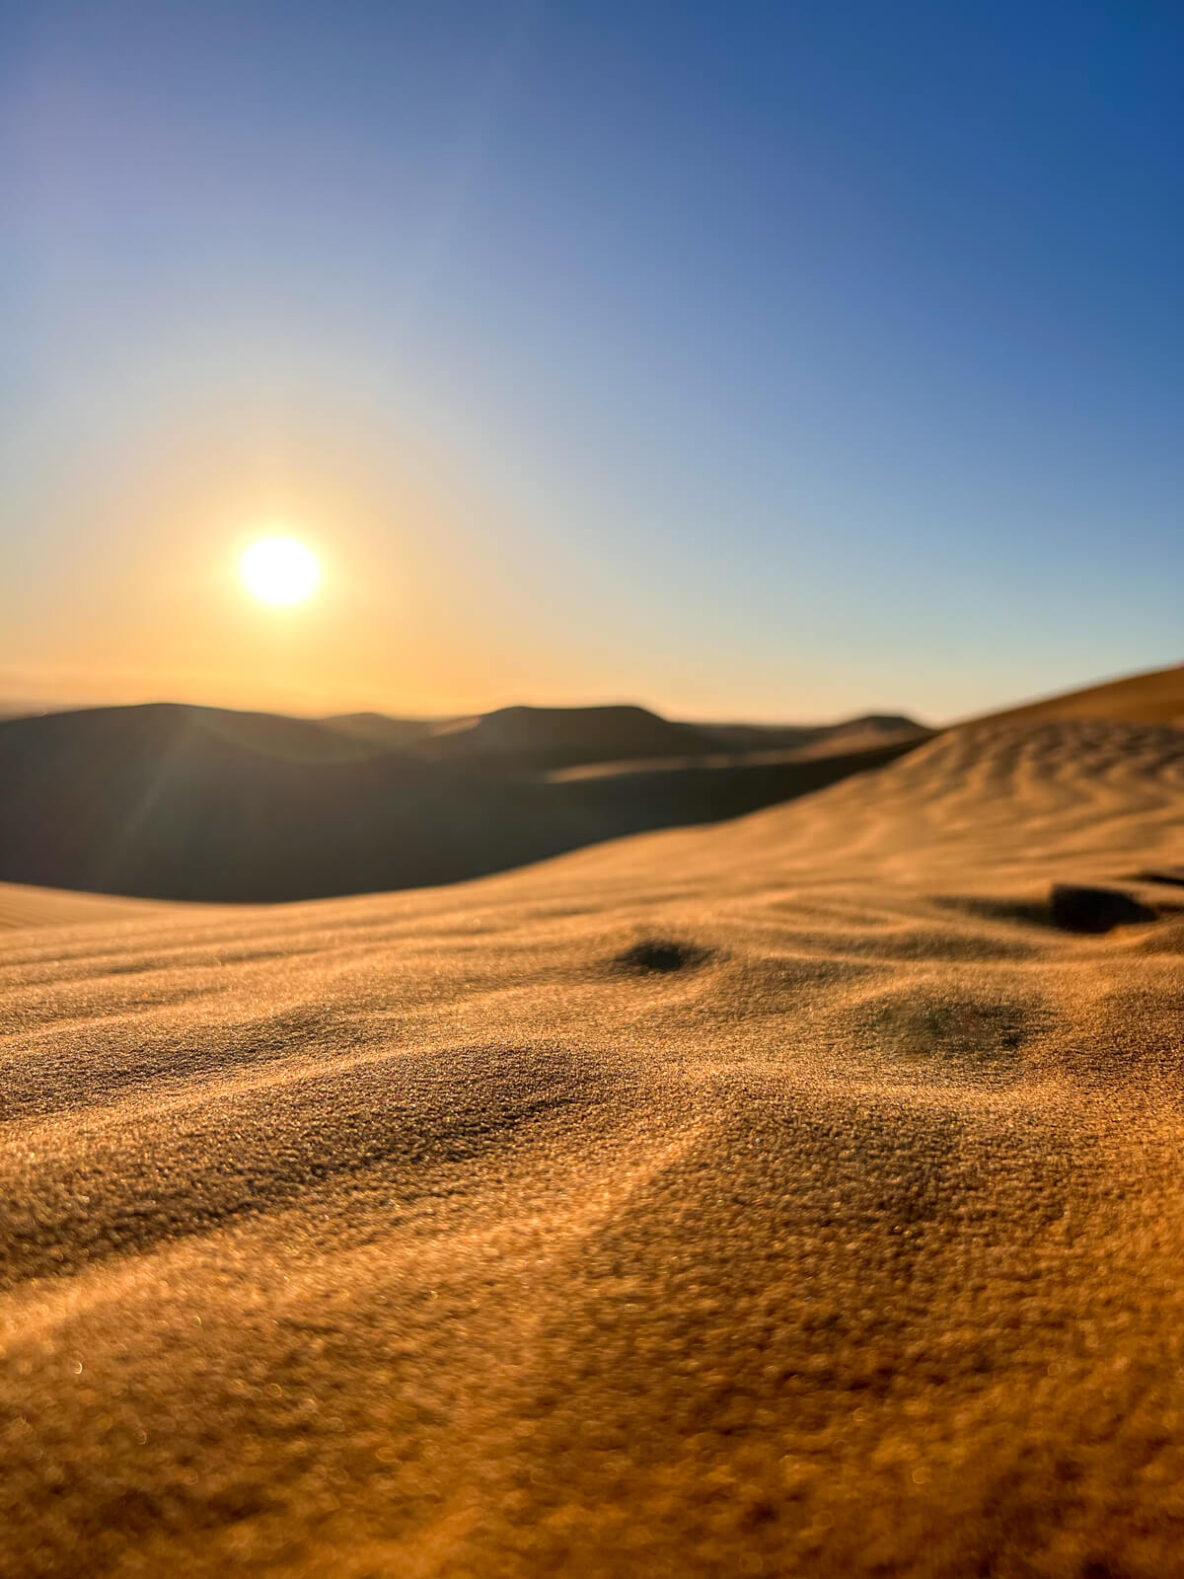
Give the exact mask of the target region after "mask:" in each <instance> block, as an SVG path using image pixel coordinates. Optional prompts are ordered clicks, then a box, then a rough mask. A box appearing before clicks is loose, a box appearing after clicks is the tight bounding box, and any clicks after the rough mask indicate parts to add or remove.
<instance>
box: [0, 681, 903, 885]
mask: <svg viewBox="0 0 1184 1579" xmlns="http://www.w3.org/2000/svg"><path fill="white" fill-rule="evenodd" d="M926 733H927V732H926V731H924V730H923V729H921V728H920V726H918V725H912V724H908V723H907V721H905V722H904V725H903V726H902V724H901V721H894V726H893V727H891V728H883V729H876V728H873V729H872V730H871V731H870V732H869V729H868V727H867V722H866V721H863V720H861V721H859V722H858V723H857V724H856V725H855V726H853V733H852V734H851V735H850V738H849V740H848V737H847V736H846V735H845V733H844V726H837V727H836V728H835V729H831V730H827V729H822V728H819V729H813V730H804V731H802V734H803V735H804V736H805V737H806V744H805V748H804V749H790V750H782V751H780V752H773V753H771V754H768V753H766V754H760V753H747V754H745V753H740V754H735V753H734V754H731V755H726V756H723V757H721V756H720V755H719V751H718V747H719V742H718V741H717V740H716V739H714V738H712V737H708V736H706V735H704V734H702V733H701V732H700V731H699V730H698V729H697V728H696V727H695V726H692V725H682V724H671V723H669V722H668V721H667V720H665V719H662V718H659V717H657V715H656V714H653V713H648V712H646V711H645V710H644V709H642V708H623V707H613V708H572V709H568V710H563V709H546V708H544V709H532V708H507V709H503V710H502V711H500V712H498V713H494V714H489V715H487V716H486V717H485V718H483V719H480V720H476V721H473V720H465V721H462V722H460V723H456V722H451V723H447V724H439V725H428V724H422V725H420V726H418V727H413V726H412V724H411V723H410V722H409V721H407V720H397V719H383V718H381V717H378V716H375V715H361V716H357V715H355V716H352V717H349V718H339V719H330V720H326V721H317V720H312V719H300V718H285V717H280V716H277V715H274V714H267V713H239V712H230V711H226V710H224V709H219V708H204V707H188V706H178V705H173V704H158V705H151V706H144V707H110V708H92V709H88V710H85V711H82V712H75V713H68V712H63V713H51V714H46V715H44V716H37V717H28V718H21V719H15V720H10V721H8V722H6V723H0V881H9V882H19V883H25V884H41V885H44V884H51V885H54V886H59V887H64V888H72V889H88V890H95V891H98V892H103V893H114V894H123V895H132V896H143V897H149V898H166V899H194V900H207V901H226V900H233V901H252V900H255V901H259V900H264V901H266V900H281V899H302V898H311V897H320V896H325V895H331V894H342V893H358V892H366V891H375V890H383V889H390V888H408V887H419V886H423V885H426V884H431V883H442V882H455V881H458V880H461V879H464V878H468V877H474V876H480V875H483V874H485V873H488V872H493V871H498V870H501V869H503V868H505V867H509V866H519V865H522V864H523V863H525V862H529V861H536V860H542V859H544V858H545V857H547V856H551V855H555V854H558V853H560V852H561V851H564V850H570V849H574V848H577V847H579V846H580V845H583V844H591V843H597V842H600V841H602V840H604V839H610V838H618V837H620V836H621V835H624V834H630V833H638V832H643V831H647V830H649V829H652V828H661V827H670V826H678V825H684V824H688V823H699V822H714V821H719V820H720V819H721V818H726V817H734V816H738V815H740V814H741V813H744V812H748V811H752V810H755V809H756V808H757V807H760V806H765V805H769V804H770V803H772V802H776V801H779V800H786V799H789V798H790V797H791V796H794V795H798V794H803V793H806V792H808V791H810V790H814V789H818V788H820V787H821V786H822V785H824V784H828V783H832V782H834V781H835V780H837V779H839V778H842V777H844V776H845V775H846V774H848V773H851V772H856V771H860V770H863V769H867V768H869V767H876V766H879V765H881V764H882V763H883V762H885V761H888V760H890V759H891V758H892V757H893V756H894V755H897V754H899V753H900V752H901V751H903V750H906V749H908V748H909V747H911V746H912V745H914V744H915V743H916V742H917V741H918V740H919V739H924V738H926ZM848 747H849V749H848ZM675 752H677V753H678V755H674V754H673V753H675ZM638 753H647V754H649V759H648V760H647V761H643V762H630V761H627V760H622V759H627V758H630V757H635V756H637V754H638ZM655 753H656V757H655V755H654V754H655ZM815 753H817V754H815ZM606 757H607V758H608V760H609V762H610V763H611V765H612V772H611V773H608V774H606V775H604V776H603V778H602V780H601V781H598V782H591V781H589V782H580V781H572V782H552V781H550V780H549V778H548V776H547V774H548V770H558V769H561V768H565V767H567V768H569V765H570V764H572V763H573V762H576V763H578V762H581V761H583V762H595V763H599V764H600V765H601V766H604V765H605V761H606ZM655 765H657V766H660V767H661V768H662V769H664V770H665V771H663V772H662V773H661V774H660V775H659V774H656V773H654V772H652V771H650V770H652V769H653V768H654V766H655ZM569 770H570V768H569Z"/></svg>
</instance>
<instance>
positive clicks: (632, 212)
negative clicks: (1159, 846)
mask: <svg viewBox="0 0 1184 1579" xmlns="http://www.w3.org/2000/svg"><path fill="white" fill-rule="evenodd" d="M1182 39H1184V23H1182V22H1181V21H1180V19H1178V18H1176V17H1175V16H1173V15H1171V14H1169V13H1167V12H1166V11H1165V10H1162V9H1160V8H1157V7H1150V8H1146V9H1141V10H1140V11H1139V12H1138V13H1137V14H1132V13H1129V12H1124V13H1123V14H1122V15H1121V16H1111V15H1107V14H1104V13H1103V12H1102V11H1101V10H1098V9H1093V8H1088V7H1086V8H1083V7H1079V6H1061V5H1054V6H1051V7H1049V8H1047V9H1045V10H1043V11H1042V12H1041V13H1040V15H1039V16H1038V17H1037V18H1035V19H1033V18H1032V16H1031V14H1030V12H1029V11H1028V10H1027V8H1021V7H1020V6H1018V5H1014V4H1009V5H1005V6H1002V7H1000V6H988V5H986V4H985V3H984V4H967V5H964V6H960V7H958V8H956V11H955V12H949V13H947V12H944V11H942V12H935V11H934V10H933V9H932V8H929V7H925V6H914V7H908V8H906V9H905V10H904V11H900V10H899V9H898V10H896V11H894V12H893V13H892V14H891V15H887V14H885V13H883V11H882V9H881V8H878V7H876V6H874V5H872V4H871V3H870V0H860V3H850V4H844V5H841V6H838V7H828V8H825V9H824V10H823V9H819V10H818V11H817V12H813V11H809V10H806V11H800V12H799V11H795V12H793V13H790V14H785V15H777V16H773V15H770V14H768V13H766V12H764V11H760V10H750V9H748V8H740V9H739V10H738V11H737V10H729V11H728V13H727V14H726V15H725V14H724V13H723V12H721V11H720V10H719V9H718V8H716V7H713V6H709V5H708V6H700V5H695V6H690V7H678V8H672V7H669V6H664V5H644V6H641V7H630V8H628V9H626V8H624V7H608V8H605V7H603V6H597V7H592V6H590V5H585V4H581V3H577V4H573V5H569V6H564V7H563V8H555V7H549V6H546V5H544V4H527V3H517V0H515V3H512V4H506V5H501V6H494V7H480V6H476V5H473V4H471V3H464V0H448V3H445V4H443V5H442V6H440V7H438V8H433V11H432V13H431V15H424V14H422V13H420V12H419V11H418V10H416V9H414V8H410V7H404V6H399V5H396V6H381V7H380V6H376V5H369V4H364V3H358V0H351V3H347V4H344V5H342V6H339V7H335V8H333V11H332V14H331V15H330V14H329V13H326V12H325V11H324V10H323V8H321V7H319V6H315V5H309V4H303V3H297V4H294V5H285V6H283V7H280V6H279V5H278V4H276V3H275V0H252V3H249V4H247V5H236V6H230V5H229V4H224V3H215V4H212V5H202V6H198V5H197V4H195V3H192V0H179V3H178V4H176V5H173V6H170V7H169V8H168V9H167V14H166V13H163V12H161V11H159V9H158V8H155V7H151V6H148V5H145V4H143V3H139V0H129V3H116V4H103V5H96V4H91V3H77V0H71V3H50V4H47V5H44V6H39V7H37V8H36V9H35V10H34V11H30V13H29V14H28V15H23V16H21V17H19V18H14V19H12V20H10V23H9V28H8V38H7V44H6V50H5V54H4V62H3V64H2V65H0V83H2V86H3V90H4V91H3V94H2V95H0V98H2V102H3V105H4V108H3V110H2V111H0V190H2V191H3V192H4V195H5V201H6V210H7V212H8V214H9V216H10V239H11V245H10V249H9V252H8V254H7V257H6V260H5V261H4V262H3V264H2V265H0V293H2V300H3V303H4V312H5V319H6V328H7V330H8V334H7V340H8V343H9V345H10V347H11V355H10V357H9V359H8V363H7V366H6V369H5V371H4V373H3V374H2V375H0V380H2V382H0V403H2V406H3V410H4V412H5V415H6V422H5V424H4V434H3V438H0V555H2V556H3V560H4V563H5V566H6V575H5V577H4V579H3V581H2V582H0V677H2V683H3V685H4V687H5V689H6V690H7V691H9V692H10V693H11V694H13V695H19V696H21V697H35V698H38V699H43V700H44V702H46V703H47V704H48V705H52V706H59V705H62V704H64V703H67V702H80V703H81V704H82V705H99V704H100V703H102V704H112V705H118V704H120V703H123V702H130V701H133V700H142V699H145V698H146V697H148V696H149V695H160V694H167V695H169V696H172V697H175V698H176V699H177V700H180V701H191V702H198V701H201V702H206V703H208V704H209V705H229V706H236V707H248V708H250V707H254V708H270V709H273V710H275V709H280V710H285V711H299V712H304V713H314V714H315V713H324V712H346V711H364V710H375V711H384V712H388V713H392V714H395V715H400V716H451V715H456V714H467V713H474V712H484V711H488V710H490V709H491V708H493V707H496V706H499V705H509V704H511V703H512V702H515V701H518V700H519V699H521V698H523V697H528V698H529V699H530V704H533V705H544V706H552V705H577V704H581V703H582V702H583V700H584V699H594V700H596V701H599V700H601V699H603V698H605V697H619V696H628V697H631V698H636V699H637V700H638V701H639V703H640V705H646V706H650V707H652V708H654V709H655V710H657V711H659V712H662V713H663V714H666V715H670V716H677V717H696V716H697V717H701V718H702V717H713V716H714V717H720V718H723V717H731V718H750V719H754V720H756V719H769V718H793V719H795V720H803V721H813V720H821V719H833V718H836V717H840V716H844V715H848V714H851V713H858V712H861V711H867V710H868V709H869V708H874V709H876V710H884V711H904V712H908V713H910V714H914V715H917V716H920V717H923V718H926V719H930V720H934V721H940V720H943V719H950V718H955V717H959V716H972V715H974V714H976V713H979V712H986V711H989V710H990V709H992V708H994V707H998V706H1002V705H1005V704H1006V703H1008V702H1012V701H1014V700H1015V699H1016V698H1019V697H1027V696H1040V695H1047V694H1054V693H1056V692H1057V691H1059V690H1066V689H1069V688H1070V687H1073V686H1078V685H1083V684H1088V683H1091V682H1092V681H1093V679H1095V678H1097V679H1102V678H1106V677H1108V676H1111V675H1114V674H1120V673H1127V672H1138V671H1141V670H1148V669H1154V668H1157V667H1161V666H1163V665H1165V664H1168V663H1170V662H1172V661H1173V660H1174V656H1175V653H1176V652H1177V650H1178V628H1179V626H1178V612H1177V608H1176V601H1177V600H1176V595H1175V588H1176V586H1177V585H1178V584H1179V582H1180V580H1181V577H1182V576H1184V534H1181V533H1180V531H1179V527H1178V501H1179V498H1180V496H1181V483H1182V482H1184V476H1182V470H1184V468H1182V463H1181V460H1180V456H1179V454H1178V445H1177V442H1176V427H1177V414H1178V404H1179V396H1178V367H1179V364H1180V353H1181V349H1184V348H1182V347H1181V344H1180V339H1181V332H1182V331H1181V328H1180V317H1179V312H1178V303H1179V286H1178V279H1179V253H1180V227H1179V224H1178V220H1177V219H1176V218H1175V215H1176V211H1177V205H1176V204H1175V202H1174V190H1175V186H1174V181H1175V176H1174V160H1173V157H1172V149H1173V148H1174V147H1176V146H1178V144H1179V137H1180V134H1181V132H1182V131H1184V111H1182V110H1181V107H1180V104H1179V102H1178V96H1177V95H1176V93H1175V86H1174V81H1175V73H1174V71H1173V68H1172V64H1171V62H1172V60H1173V59H1174V58H1177V56H1178V45H1179V43H1180V42H1181V40H1182ZM215 107H216V112H215ZM277 531H279V532H283V533H285V534H290V535H291V536H292V537H294V538H296V539H297V540H299V541H301V542H304V543H307V544H308V545H309V547H310V549H311V550H312V551H314V552H315V554H316V555H317V557H318V559H319V561H320V567H321V570H322V571H323V575H322V578H321V583H320V585H319V586H318V588H317V591H316V593H315V595H314V596H312V597H310V598H309V600H308V601H307V603H306V604H304V605H303V606H301V607H298V608H267V607H261V606H260V604H259V603H258V601H256V602H251V601H250V600H248V599H247V598H244V596H243V595H242V589H241V587H240V586H239V584H238V580H237V577H236V571H235V566H236V563H237V561H238V558H239V556H240V555H241V553H242V552H243V550H244V548H245V547H246V546H247V545H248V544H249V543H250V542H251V541H252V540H254V539H257V538H259V537H261V536H265V535H267V534H268V533H273V532H277Z"/></svg>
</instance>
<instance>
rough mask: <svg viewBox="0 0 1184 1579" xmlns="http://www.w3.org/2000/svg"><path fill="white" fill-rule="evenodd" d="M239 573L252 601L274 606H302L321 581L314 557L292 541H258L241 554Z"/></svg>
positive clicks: (311, 552)
mask: <svg viewBox="0 0 1184 1579" xmlns="http://www.w3.org/2000/svg"><path fill="white" fill-rule="evenodd" d="M239 569H240V571H241V574H242V578H243V583H244V585H245V586H246V588H247V591H248V592H250V593H251V595H252V596H253V597H256V598H258V599H259V601H260V602H261V603H272V604H275V605H277V606H282V605H290V604H293V603H303V602H305V600H306V599H307V598H309V597H311V595H312V594H313V592H314V591H315V590H316V586H317V583H318V582H319V581H320V579H321V566H320V563H319V561H318V559H317V556H316V555H315V554H314V553H313V551H312V549H311V548H306V547H305V545H304V544H303V543H299V542H297V540H296V539H295V538H294V537H261V538H260V539H259V540H258V542H255V543H252V544H251V546H250V547H249V548H248V549H247V550H246V552H245V553H244V554H243V557H242V561H241V563H240V566H239Z"/></svg>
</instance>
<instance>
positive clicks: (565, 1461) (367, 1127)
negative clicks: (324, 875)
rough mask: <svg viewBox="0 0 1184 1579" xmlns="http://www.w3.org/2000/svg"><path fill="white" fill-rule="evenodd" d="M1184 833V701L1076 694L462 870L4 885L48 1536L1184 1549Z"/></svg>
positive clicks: (72, 1542) (724, 1562)
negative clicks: (1177, 716) (1090, 703)
mask: <svg viewBox="0 0 1184 1579" xmlns="http://www.w3.org/2000/svg"><path fill="white" fill-rule="evenodd" d="M1181 865H1184V731H1180V730H1176V729H1171V728H1155V727H1146V728H1141V727H1136V726H1132V725H1125V724H1118V723H1090V722H1088V721H1078V722H1068V723H1064V722H1062V723H1036V724H1026V725H1022V726H1015V727H1010V728H1006V727H1005V728H984V729H977V730H976V729H971V730H963V731H959V732H956V733H954V734H951V735H947V736H944V737H941V738H939V739H938V740H936V741H934V742H932V743H931V744H929V745H927V746H925V747H922V748H921V749H920V750H919V751H917V752H916V753H915V754H914V755H912V756H910V757H908V758H906V759H905V760H903V761H901V762H898V763H896V764H895V765H893V766H891V767H889V768H887V769H885V770H883V771H882V772H880V773H877V774H870V775H867V776H864V777H861V778H856V779H850V780H848V781H846V782H845V783H843V784H841V785H838V786H836V787H835V788H833V789H830V790H826V791H823V792H822V793H820V794H818V795H815V796H812V797H809V798H808V799H806V800H803V801H800V802H796V803H794V804H791V805H788V806H785V807H781V808H774V809H772V810H769V811H765V812H761V813H758V814H756V815H755V816H752V817H749V818H746V819H744V820H743V821H740V822H737V823H733V824H729V825H726V826H721V827H716V828H710V829H704V830H690V831H680V832H674V833H663V834H654V835H646V836H644V837H640V838H637V839H632V840H626V841H622V842H620V843H617V844H614V845H610V846H606V847H602V848H599V849H593V850H587V851H584V852H581V853H580V854H577V855H574V856H568V857H564V858H563V859H560V860H556V861H552V862H550V863H547V864H546V865H543V866H539V867H535V868H532V869H530V870H526V871H522V872H519V873H516V874H512V875H510V876H503V877H498V878H494V879H487V880H484V881H482V882H478V883H471V884H467V885H464V886H458V887H453V888H445V889H435V890H427V891H419V892H414V893H407V894H401V895H386V896H379V897H367V898H361V899H353V900H336V901H327V902H319V903H315V904H303V905H291V906H284V907H275V908H271V909H262V908H256V909H237V910H236V909H230V908H221V909H210V910H203V909H200V908H196V907H195V908H192V909H189V908H183V907H168V906H147V905H144V906H140V905H136V904H134V903H130V904H129V903H126V902H125V903H120V902H114V901H108V902H102V901H89V902H82V901H78V900H77V899H72V898H70V897H69V896H61V895H56V896H53V895H42V896H38V895H37V894H36V893H30V892H27V891H26V892H24V893H21V892H19V891H15V890H9V891H7V897H6V898H0V913H2V916H3V918H4V919H7V920H8V921H9V923H10V925H9V927H8V929H7V930H6V931H5V932H3V933H0V1532H2V1538H0V1573H3V1575H4V1576H5V1579H8V1576H17V1575H19V1576H25V1575H63V1576H65V1575H69V1576H74V1575H77V1576H83V1575H85V1576H98V1575H107V1574H118V1575H144V1576H152V1579H156V1576H159V1575H165V1576H168V1575H187V1574H199V1575H204V1574H219V1575H238V1574H268V1575H302V1576H303V1575H309V1576H312V1575H317V1576H330V1579H336V1576H342V1579H364V1576H368V1579H380V1576H381V1579H387V1576H392V1579H420V1576H423V1579H427V1576H436V1575H472V1576H501V1575H532V1576H533V1575H544V1574H547V1575H550V1574H564V1575H568V1574H571V1575H614V1576H615V1575H621V1576H625V1575H629V1576H650V1575H655V1576H666V1575H669V1576H684V1575H685V1576H694V1575H720V1576H729V1579H730V1576H733V1575H737V1576H742V1575H782V1574H802V1575H810V1576H816V1575H820V1576H829V1575H836V1576H838V1575H863V1574H867V1575H872V1574H875V1575H880V1576H884V1575H894V1574H909V1575H924V1576H934V1579H937V1576H951V1575H955V1576H957V1575H974V1576H1000V1579H1003V1576H1037V1575H1040V1576H1044V1575H1049V1576H1060V1575H1067V1576H1074V1579H1143V1576H1147V1579H1152V1576H1154V1579H1163V1576H1171V1575H1175V1574H1184V1103H1182V1098H1184V912H1182V913H1180V914H1177V913H1176V912H1174V911H1173V910H1172V909H1171V906H1172V904H1173V902H1174V903H1176V904H1178V905H1180V906H1182V907H1184V886H1179V885H1172V884H1171V883H1165V882H1156V881H1152V880H1150V879H1149V878H1148V877H1147V876H1146V875H1145V874H1148V873H1151V872H1158V873H1160V875H1161V876H1162V875H1164V873H1165V872H1166V871H1167V869H1169V868H1170V867H1172V866H1181ZM1054 880H1055V881H1073V882H1104V883H1108V884H1117V885H1119V886H1122V887H1124V888H1125V889H1126V890H1127V891H1128V892H1130V893H1132V894H1136V895H1138V896H1139V897H1140V898H1142V899H1144V900H1145V901H1149V902H1152V903H1154V904H1155V905H1156V906H1157V907H1159V908H1160V909H1161V911H1162V912H1163V913H1162V915H1161V919H1159V920H1158V921H1156V922H1155V923H1153V924H1148V925H1136V926H1129V927H1122V928H1119V929H1117V930H1116V931H1114V932H1112V933H1109V934H1107V935H1106V936H1102V937H1084V936H1076V935H1072V934H1068V933H1065V932H1062V931H1059V930H1057V929H1056V928H1054V927H1053V926H1051V925H1050V924H1049V923H1048V920H1047V916H1046V914H1045V912H1044V909H1043V901H1044V899H1045V896H1046V895H1047V893H1048V888H1049V884H1050V883H1051V882H1052V881H1054ZM70 903H74V904H77V903H83V907H84V910H85V914H83V913H82V912H79V911H77V910H75V911H70V912H68V913H67V911H65V910H64V909H62V908H61V907H62V906H63V905H67V904H70ZM55 905H56V906H58V909H56V910H55V909H54V906H55ZM91 906H93V907H94V908H89V907H91ZM39 907H40V908H39ZM35 923H40V924H35Z"/></svg>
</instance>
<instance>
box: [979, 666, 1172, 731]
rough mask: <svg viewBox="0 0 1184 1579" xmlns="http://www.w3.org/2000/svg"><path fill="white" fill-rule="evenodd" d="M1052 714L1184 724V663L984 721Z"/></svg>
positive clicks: (1025, 719) (1024, 719) (1028, 719)
mask: <svg viewBox="0 0 1184 1579" xmlns="http://www.w3.org/2000/svg"><path fill="white" fill-rule="evenodd" d="M1051 718H1108V719H1112V720H1114V721H1115V722H1119V723H1127V724H1170V725H1177V726H1180V725H1184V664H1176V665H1174V666H1173V667H1172V668H1170V669H1153V670H1151V671H1149V672H1148V673H1146V674H1132V675H1128V676H1126V678H1125V679H1122V680H1108V681H1107V682H1106V683H1105V684H1104V685H1091V686H1087V687H1085V689H1083V690H1076V691H1067V692H1066V693H1065V694H1064V695H1062V696H1050V697H1045V698H1043V699H1041V700H1040V701H1036V702H1027V703H1025V704H1024V705H1023V706H1022V707H1010V708H1008V709H1006V711H1004V712H997V713H992V714H991V715H990V718H989V720H983V722H991V723H1010V724H1021V723H1022V724H1033V723H1039V722H1040V721H1042V720H1044V719H1051Z"/></svg>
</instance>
